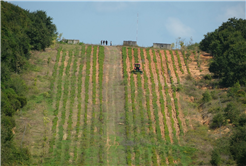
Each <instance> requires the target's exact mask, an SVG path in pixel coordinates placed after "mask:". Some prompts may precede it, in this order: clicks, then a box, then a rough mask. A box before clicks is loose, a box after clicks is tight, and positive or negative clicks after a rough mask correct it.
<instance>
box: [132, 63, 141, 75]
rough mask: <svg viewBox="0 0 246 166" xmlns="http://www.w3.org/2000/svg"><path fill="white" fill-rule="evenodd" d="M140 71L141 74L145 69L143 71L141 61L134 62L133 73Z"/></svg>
mask: <svg viewBox="0 0 246 166" xmlns="http://www.w3.org/2000/svg"><path fill="white" fill-rule="evenodd" d="M138 72H139V73H140V74H142V73H143V71H141V67H140V64H139V63H135V64H134V70H132V73H134V74H136V73H138Z"/></svg>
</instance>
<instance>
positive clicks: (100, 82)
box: [98, 46, 105, 165]
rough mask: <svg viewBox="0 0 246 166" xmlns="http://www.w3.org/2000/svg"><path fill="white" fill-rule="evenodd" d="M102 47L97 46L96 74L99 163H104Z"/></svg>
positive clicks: (103, 55)
mask: <svg viewBox="0 0 246 166" xmlns="http://www.w3.org/2000/svg"><path fill="white" fill-rule="evenodd" d="M104 57H105V54H104V47H103V46H99V53H98V63H99V69H98V70H99V74H98V86H99V88H98V91H99V108H100V113H99V136H100V138H101V140H100V145H99V154H98V155H99V165H105V161H104V158H105V147H104V144H105V140H104V139H103V134H104V125H105V120H104V119H105V117H104V112H103V103H102V99H103V93H102V90H103V63H104Z"/></svg>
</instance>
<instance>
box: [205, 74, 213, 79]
mask: <svg viewBox="0 0 246 166" xmlns="http://www.w3.org/2000/svg"><path fill="white" fill-rule="evenodd" d="M204 79H205V80H212V76H211V75H210V74H206V75H205V76H204Z"/></svg>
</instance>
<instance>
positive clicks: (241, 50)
mask: <svg viewBox="0 0 246 166" xmlns="http://www.w3.org/2000/svg"><path fill="white" fill-rule="evenodd" d="M204 37H205V38H204V39H203V40H202V41H201V42H200V49H201V50H203V51H206V52H210V53H212V55H213V62H212V63H211V64H210V68H209V71H210V72H213V73H214V74H215V75H218V76H219V77H220V78H222V83H223V85H224V86H232V85H233V84H235V83H236V82H237V81H239V82H240V84H241V85H246V72H245V70H246V56H245V53H246V20H244V19H236V18H230V19H229V20H228V21H227V22H225V23H223V24H222V25H221V26H220V27H219V28H218V29H216V30H215V31H214V32H210V33H207V34H206V35H204Z"/></svg>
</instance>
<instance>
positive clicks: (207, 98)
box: [202, 91, 212, 103]
mask: <svg viewBox="0 0 246 166" xmlns="http://www.w3.org/2000/svg"><path fill="white" fill-rule="evenodd" d="M202 96H203V98H202V101H203V102H204V103H207V102H209V101H211V99H212V97H211V95H210V93H209V91H206V92H204V93H203V94H202Z"/></svg>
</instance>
